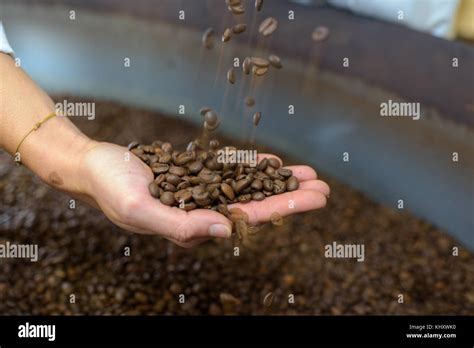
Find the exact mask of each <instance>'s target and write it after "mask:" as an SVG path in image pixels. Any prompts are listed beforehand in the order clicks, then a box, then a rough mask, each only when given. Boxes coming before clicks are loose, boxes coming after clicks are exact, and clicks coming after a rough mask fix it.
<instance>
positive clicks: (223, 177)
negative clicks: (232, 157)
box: [222, 170, 234, 180]
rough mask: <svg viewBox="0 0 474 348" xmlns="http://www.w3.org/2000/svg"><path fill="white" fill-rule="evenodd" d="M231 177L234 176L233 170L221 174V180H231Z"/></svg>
mask: <svg viewBox="0 0 474 348" xmlns="http://www.w3.org/2000/svg"><path fill="white" fill-rule="evenodd" d="M233 176H234V171H233V170H228V171H226V172H224V174H222V179H223V180H226V179H229V178H232V177H233Z"/></svg>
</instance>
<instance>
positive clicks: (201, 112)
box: [199, 106, 212, 116]
mask: <svg viewBox="0 0 474 348" xmlns="http://www.w3.org/2000/svg"><path fill="white" fill-rule="evenodd" d="M211 110H212V109H211V107H210V106H203V107H202V108H200V109H199V113H200V114H201V116H204V115H205V114H206V112H208V111H211Z"/></svg>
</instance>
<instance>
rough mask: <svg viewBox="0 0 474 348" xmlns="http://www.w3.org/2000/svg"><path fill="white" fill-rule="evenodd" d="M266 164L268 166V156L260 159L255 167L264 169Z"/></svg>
mask: <svg viewBox="0 0 474 348" xmlns="http://www.w3.org/2000/svg"><path fill="white" fill-rule="evenodd" d="M267 166H268V158H266V157H265V158H264V159H263V160H261V161H260V163H259V164H258V165H257V169H258V170H259V171H264V170H265V169H267Z"/></svg>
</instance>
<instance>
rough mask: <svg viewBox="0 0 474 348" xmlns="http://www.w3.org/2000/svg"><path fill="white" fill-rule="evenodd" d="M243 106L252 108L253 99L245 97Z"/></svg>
mask: <svg viewBox="0 0 474 348" xmlns="http://www.w3.org/2000/svg"><path fill="white" fill-rule="evenodd" d="M245 105H247V106H248V107H252V106H254V105H255V99H253V98H252V97H246V98H245Z"/></svg>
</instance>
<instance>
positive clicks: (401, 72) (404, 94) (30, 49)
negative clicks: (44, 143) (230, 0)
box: [0, 0, 474, 249]
mask: <svg viewBox="0 0 474 348" xmlns="http://www.w3.org/2000/svg"><path fill="white" fill-rule="evenodd" d="M197 3H199V4H201V5H200V6H197V5H196V4H197ZM224 5H225V4H223V2H222V1H220V0H207V1H205V0H203V1H199V2H197V1H195V0H182V1H174V0H160V1H159V2H153V1H149V0H139V1H137V0H136V1H124V0H122V1H112V0H93V1H92V0H91V1H87V2H81V1H76V0H64V1H61V2H58V1H52V0H51V1H48V0H46V1H41V2H38V1H12V0H3V1H2V3H1V4H0V13H1V14H2V16H1V17H2V20H3V22H4V23H3V24H4V26H5V29H6V32H7V34H8V36H9V40H10V43H11V44H12V45H13V46H14V49H15V51H16V55H17V57H18V58H20V59H21V64H22V66H23V67H24V68H25V69H26V70H27V72H28V73H29V74H30V75H31V76H32V77H33V78H34V79H35V80H36V81H37V82H38V83H39V84H40V85H42V86H43V87H45V88H46V89H47V90H48V92H50V93H51V94H55V93H56V94H65V93H68V94H71V95H79V96H86V97H93V98H97V99H101V98H104V99H108V100H115V101H119V102H121V103H126V104H129V105H133V106H140V107H146V108H149V109H154V110H159V111H161V112H165V113H169V114H171V115H178V107H179V106H180V105H184V106H185V110H186V113H185V114H184V115H178V116H176V117H182V118H183V120H188V121H192V122H195V123H197V124H198V123H199V124H200V122H201V116H200V115H199V108H200V107H201V106H203V105H211V106H213V107H215V108H216V109H217V110H219V112H220V115H221V118H222V124H221V131H223V132H224V133H226V134H228V135H231V136H233V137H240V138H243V139H249V138H250V137H251V135H252V121H251V117H252V114H253V112H252V111H249V109H248V108H247V109H245V105H244V102H243V100H244V98H245V97H246V96H247V95H245V94H243V93H239V92H238V88H239V77H241V76H240V75H238V76H237V81H236V84H235V85H232V86H229V84H228V83H227V80H226V78H225V72H226V71H227V68H228V67H230V64H231V62H232V60H233V58H234V57H242V58H241V59H243V57H245V56H255V55H256V54H257V53H258V54H259V55H261V56H268V55H269V54H271V53H275V54H277V55H278V56H280V57H281V58H282V63H283V67H284V68H283V69H281V70H278V71H277V72H276V73H270V74H266V76H265V78H264V79H263V80H261V82H258V89H257V91H256V93H255V94H254V95H252V97H254V98H255V100H256V103H257V105H258V111H261V112H262V115H263V117H262V120H261V125H260V126H259V128H258V130H257V132H256V134H255V136H256V139H257V141H258V142H261V143H264V144H266V145H270V146H272V147H273V148H274V149H275V150H276V151H281V152H285V153H287V154H289V155H292V156H293V157H295V158H298V159H300V160H303V161H305V162H308V163H309V164H311V165H314V166H315V167H316V168H317V169H319V170H320V171H323V172H326V173H329V174H331V175H333V176H334V177H336V178H338V179H339V180H341V181H343V182H346V183H348V184H350V185H351V186H353V187H355V188H357V189H359V190H361V191H363V192H365V193H366V194H367V195H368V196H370V197H371V198H373V199H375V200H377V201H379V202H382V203H384V204H386V205H388V206H392V207H396V206H397V202H398V201H399V200H400V199H402V200H403V202H404V208H405V209H407V210H409V211H411V212H413V213H414V214H416V215H417V216H419V217H422V218H424V219H426V220H428V221H430V222H431V223H433V224H435V225H437V226H439V227H441V228H443V229H444V230H446V231H447V232H449V233H450V234H451V235H452V236H453V237H455V238H457V239H458V240H459V241H461V242H463V243H464V244H465V245H467V246H469V247H470V248H471V249H474V232H473V231H474V226H473V215H474V214H473V213H474V203H473V197H474V183H473V171H474V156H473V153H474V143H473V139H474V137H473V129H472V126H473V124H474V100H473V98H472V89H473V86H474V77H473V73H472V72H473V71H474V48H473V47H472V46H468V45H466V44H463V43H459V42H450V41H446V40H442V39H438V38H434V37H431V36H429V35H427V34H423V33H419V32H415V31H412V30H410V29H407V28H404V27H401V26H397V25H395V24H389V23H383V22H379V21H376V20H371V19H366V18H363V17H357V16H354V15H352V14H350V13H348V12H344V11H340V10H336V9H333V8H330V7H326V6H324V7H303V6H301V5H299V4H295V3H290V2H287V1H272V2H271V5H269V4H267V6H266V7H265V15H262V14H260V13H259V14H256V12H255V11H247V12H246V13H245V14H243V15H241V16H242V22H244V21H245V22H246V23H248V28H247V30H246V32H245V33H244V34H241V35H240V36H239V37H237V36H234V37H232V40H230V41H229V42H227V43H225V45H228V46H227V47H226V49H222V44H221V42H220V35H221V33H222V32H223V31H224V29H225V28H226V26H229V25H230V23H232V17H231V16H232V15H231V14H230V13H228V11H226V9H225V6H224ZM290 7H291V9H293V10H294V11H295V12H296V13H297V20H298V22H297V25H293V23H290V22H289V21H288V20H286V18H287V14H288V9H289V8H290ZM71 10H73V11H75V20H71V19H70V11H71ZM180 10H184V11H185V20H184V21H182V20H179V19H178V12H179V11H180ZM267 16H272V17H274V18H277V19H279V26H278V30H276V31H275V33H273V34H272V36H271V38H263V37H262V36H261V35H260V36H259V35H256V34H255V35H249V34H248V33H249V32H255V33H256V32H258V24H259V23H260V21H261V20H262V19H263V18H265V17H267ZM319 25H324V26H327V27H328V28H329V29H330V36H329V38H328V39H327V40H326V41H325V42H323V43H316V42H314V41H312V39H311V33H312V31H313V29H314V28H315V27H316V26H319ZM208 27H213V28H214V30H215V32H216V36H218V38H219V40H217V41H218V42H216V45H215V47H214V49H212V50H206V49H204V48H203V47H202V44H201V36H202V33H203V32H204V30H205V29H206V28H208ZM255 47H257V50H256V48H255ZM264 47H266V48H265V49H264ZM453 56H456V57H457V58H458V59H459V62H460V64H459V67H457V68H453V67H452V66H451V60H452V57H453ZM344 58H349V66H348V67H345V66H343V64H342V62H343V59H344ZM125 59H129V62H130V67H125V66H124V61H125ZM222 62H226V64H224V63H222ZM227 63H228V64H227ZM219 70H220V71H219ZM239 74H240V71H239ZM221 77H222V78H221ZM231 88H234V89H235V91H233V93H226V89H227V90H229V89H231ZM225 96H226V97H225ZM224 98H225V99H224ZM239 98H240V99H239ZM388 100H394V101H395V100H396V101H404V100H406V101H410V102H419V103H420V104H421V119H420V120H418V121H415V120H413V119H411V118H404V119H400V118H386V117H381V116H380V105H381V103H383V102H387V101H388ZM290 105H292V106H293V107H294V114H289V113H288V110H289V106H290ZM252 110H253V111H256V110H254V109H252ZM245 113H248V115H246V116H245V117H244V116H243V115H244V114H245ZM244 119H245V120H247V121H246V122H244V121H243V120H244ZM453 152H457V153H458V154H459V161H458V162H453V161H452V154H453ZM344 153H347V155H348V156H349V161H347V162H345V161H343V156H344Z"/></svg>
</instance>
